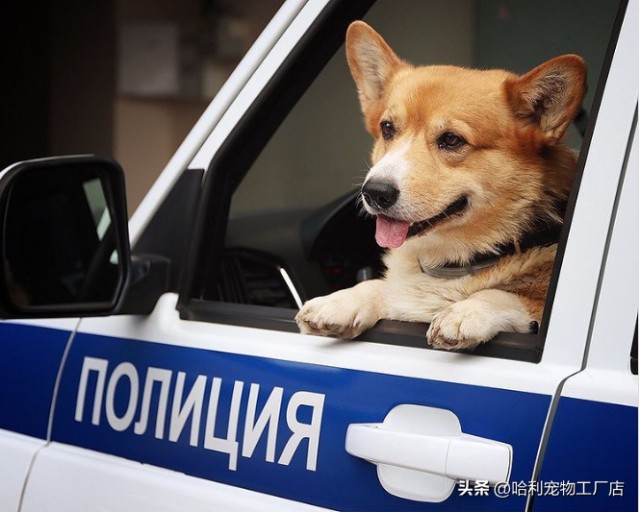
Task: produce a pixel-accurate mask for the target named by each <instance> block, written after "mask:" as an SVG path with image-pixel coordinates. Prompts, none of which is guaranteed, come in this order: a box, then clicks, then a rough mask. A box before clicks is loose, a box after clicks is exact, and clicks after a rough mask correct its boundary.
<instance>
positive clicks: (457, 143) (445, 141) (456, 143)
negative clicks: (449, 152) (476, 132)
mask: <svg viewBox="0 0 640 512" xmlns="http://www.w3.org/2000/svg"><path fill="white" fill-rule="evenodd" d="M466 143H467V142H466V141H465V140H464V139H463V138H462V137H460V135H457V134H455V133H453V132H445V133H443V134H442V135H440V138H439V139H438V147H439V148H440V149H458V148H461V147H462V146H464V145H465V144H466Z"/></svg>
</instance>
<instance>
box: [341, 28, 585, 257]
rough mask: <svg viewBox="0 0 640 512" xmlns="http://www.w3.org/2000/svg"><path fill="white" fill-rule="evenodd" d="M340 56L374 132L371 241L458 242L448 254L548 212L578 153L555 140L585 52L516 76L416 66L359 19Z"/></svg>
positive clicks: (577, 101)
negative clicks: (344, 53)
mask: <svg viewBox="0 0 640 512" xmlns="http://www.w3.org/2000/svg"><path fill="white" fill-rule="evenodd" d="M346 49H347V60H348V63H349V67H350V69H351V73H352V75H353V78H354V80H355V82H356V85H357V89H358V95H359V98H360V103H361V106H362V111H363V113H364V117H365V125H366V127H367V130H368V131H369V132H370V133H371V135H372V136H373V137H374V139H375V143H374V147H373V153H372V163H373V166H372V167H371V169H370V171H369V173H368V174H367V177H366V179H365V182H364V185H363V187H362V198H363V203H364V207H365V209H366V210H367V212H368V213H370V214H372V215H376V217H377V221H376V222H377V230H376V240H377V241H378V244H379V245H381V246H383V247H391V248H393V247H398V246H400V245H402V244H403V243H404V242H405V240H406V239H407V238H414V239H417V240H418V239H419V240H420V241H421V243H422V242H425V243H431V244H439V245H443V244H444V245H449V246H452V245H456V246H459V247H464V248H465V249H461V250H459V251H458V253H456V254H457V257H456V259H460V260H464V259H465V258H466V255H465V254H466V253H465V251H467V250H468V252H469V253H472V252H477V251H479V250H480V251H482V250H485V251H486V250H491V248H492V247H494V246H495V245H496V244H500V243H505V242H509V241H513V240H516V239H517V238H518V236H519V235H520V233H521V232H522V231H523V230H524V229H526V228H527V226H528V225H529V224H531V223H532V222H534V220H535V219H534V217H536V216H540V215H545V214H546V215H549V216H552V215H554V214H555V211H556V208H555V204H556V203H557V202H558V200H562V199H564V198H566V195H567V194H568V190H569V188H570V186H571V180H572V175H573V169H574V167H575V155H574V153H573V152H572V151H571V150H569V149H568V148H566V147H565V146H564V145H563V144H562V143H561V138H562V136H563V135H564V132H565V130H566V128H567V126H568V125H569V124H570V123H571V121H572V120H573V119H574V117H575V115H576V113H577V112H578V110H579V108H580V105H581V103H582V98H583V96H584V92H585V77H586V71H585V66H584V62H583V60H582V59H581V58H580V57H577V56H575V55H565V56H561V57H557V58H555V59H552V60H550V61H548V62H545V63H544V64H542V65H540V66H538V67H537V68H535V69H533V70H532V71H530V72H529V73H526V74H524V75H522V76H518V75H515V74H512V73H509V72H506V71H502V70H472V69H465V68H459V67H454V66H424V67H414V66H412V65H410V64H408V63H406V62H404V61H403V60H401V59H400V58H398V57H397V56H396V54H395V53H394V52H393V50H391V48H390V47H389V46H388V45H387V44H386V42H385V41H384V40H383V39H382V37H381V36H380V35H379V34H378V33H376V32H375V31H374V30H373V29H372V28H371V27H369V26H368V25H367V24H365V23H363V22H359V21H358V22H354V23H353V24H352V25H351V26H350V27H349V30H348V31H347V41H346Z"/></svg>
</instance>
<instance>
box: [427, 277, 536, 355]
mask: <svg viewBox="0 0 640 512" xmlns="http://www.w3.org/2000/svg"><path fill="white" fill-rule="evenodd" d="M531 326H532V322H531V317H530V315H529V314H528V312H527V310H526V309H525V308H524V306H523V305H522V303H521V302H520V301H519V299H518V298H517V297H516V296H515V295H513V294H510V293H507V292H503V291H500V290H483V291H480V292H477V293H475V294H474V295H472V296H470V297H469V298H467V299H465V300H462V301H460V302H456V303H454V304H452V305H451V306H449V307H447V308H446V309H444V310H442V311H441V312H440V313H438V314H437V315H436V316H435V318H434V319H433V321H432V322H431V325H430V326H429V330H428V331H427V343H428V344H429V345H431V346H433V347H436V348H442V349H446V350H461V349H470V348H474V347H476V346H478V345H480V344H481V343H485V342H487V341H489V340H490V339H491V338H493V337H494V336H495V335H496V334H498V333H499V332H502V331H508V332H531Z"/></svg>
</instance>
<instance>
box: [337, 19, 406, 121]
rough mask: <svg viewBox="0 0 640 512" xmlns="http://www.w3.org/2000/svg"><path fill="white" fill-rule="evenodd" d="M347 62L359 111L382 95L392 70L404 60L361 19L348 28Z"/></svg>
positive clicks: (365, 109)
mask: <svg viewBox="0 0 640 512" xmlns="http://www.w3.org/2000/svg"><path fill="white" fill-rule="evenodd" d="M346 50H347V62H348V64H349V68H350V69H351V75H352V76H353V79H354V80H355V82H356V86H357V88H358V96H359V97H360V104H361V106H362V111H363V112H364V113H365V114H367V113H368V111H369V109H370V107H371V106H372V104H373V103H375V102H376V101H378V100H379V99H380V97H381V96H382V92H383V91H384V88H385V85H386V83H387V81H388V80H389V78H390V77H391V75H392V74H393V73H394V71H395V70H396V69H397V68H398V67H399V66H400V65H402V64H403V62H402V61H401V60H400V59H399V58H398V57H397V56H396V54H395V53H394V52H393V50H392V49H391V48H390V47H389V45H388V44H387V43H386V42H385V40H384V39H382V37H381V36H380V34H378V33H377V32H376V31H375V30H373V29H372V28H371V27H370V26H369V25H367V24H366V23H364V22H363V21H354V22H353V23H352V24H351V25H349V28H348V30H347V38H346Z"/></svg>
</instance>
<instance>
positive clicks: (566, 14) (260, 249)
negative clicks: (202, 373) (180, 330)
mask: <svg viewBox="0 0 640 512" xmlns="http://www.w3.org/2000/svg"><path fill="white" fill-rule="evenodd" d="M547 4H548V5H547ZM619 8H620V5H619V3H618V2H597V1H589V2H584V1H583V0H568V1H564V0H563V1H562V2H553V3H551V2H550V1H549V2H547V1H545V2H543V3H542V4H541V3H539V2H537V3H535V4H529V3H525V2H499V1H497V0H496V1H493V0H490V1H486V0H482V1H481V0H476V1H474V0H457V1H455V2H450V3H449V4H448V5H447V8H446V9H443V8H442V6H441V4H440V3H438V2H435V1H430V0H429V1H424V0H403V1H402V2H397V1H392V0H378V1H377V2H371V1H354V2H333V3H329V5H328V7H327V8H326V10H325V12H324V13H323V16H321V18H320V19H319V20H318V21H317V23H316V24H315V25H314V27H313V31H312V33H311V34H309V36H308V37H306V38H305V39H304V40H303V41H301V43H300V45H299V47H298V48H297V49H296V51H294V53H293V54H292V55H291V56H290V57H289V59H288V60H287V61H286V63H285V65H284V66H283V69H281V70H280V72H279V73H277V75H276V76H275V77H274V78H273V80H272V83H271V84H270V86H269V87H268V88H267V89H266V90H265V91H264V92H263V94H262V95H261V96H260V98H259V100H258V101H257V102H256V104H255V105H253V106H252V108H251V109H250V111H249V112H248V114H247V116H245V118H244V119H243V121H242V123H241V125H240V126H239V127H238V129H237V130H236V131H235V133H234V134H233V135H232V138H231V140H230V141H227V143H226V144H225V147H224V148H223V149H222V150H221V151H220V152H219V154H218V155H217V156H216V158H215V159H214V161H213V162H212V164H211V168H210V171H209V173H208V175H207V181H206V182H205V187H206V190H205V200H206V201H207V202H208V206H207V214H206V215H207V218H208V219H209V220H208V223H209V226H210V228H211V229H210V230H209V232H208V236H209V237H210V239H209V240H207V242H206V243H203V244H202V247H201V249H200V251H201V256H200V258H199V262H200V263H199V265H198V268H197V269H195V270H194V271H193V272H194V275H195V277H194V278H193V279H192V286H191V287H190V288H189V290H188V292H187V296H188V298H187V300H186V301H184V300H183V304H182V314H183V316H184V317H186V318H191V319H197V320H203V321H215V322H226V323H232V324H239V325H250V326H259V327H263V328H273V329H280V330H288V331H297V326H296V324H295V322H294V321H293V317H294V316H295V313H296V311H297V309H298V308H299V307H300V304H301V303H302V302H304V301H305V300H308V299H310V298H313V297H316V296H320V295H325V294H328V293H330V292H332V291H335V290H339V289H343V288H347V287H350V286H353V285H355V284H356V283H358V282H360V281H362V280H365V279H371V278H375V277H377V276H380V275H381V273H382V272H383V265H382V263H381V254H382V249H380V248H379V247H378V246H377V244H376V242H375V238H374V229H375V227H374V221H373V219H372V218H368V217H367V216H366V215H363V214H362V209H361V207H360V206H359V204H358V194H357V191H358V190H359V187H360V186H361V184H362V182H363V179H364V176H365V174H366V172H367V170H368V169H369V166H370V152H371V147H372V140H371V138H370V136H369V135H368V134H367V132H366V131H365V129H364V125H363V119H362V114H361V112H360V105H359V103H358V98H357V93H356V88H355V85H354V83H353V79H352V78H351V75H350V73H349V70H348V67H347V63H346V59H345V52H344V45H343V43H344V33H345V29H346V27H347V26H348V25H349V23H350V22H352V21H353V20H355V19H363V20H365V21H366V22H367V23H369V24H370V25H371V26H372V27H374V28H375V29H376V30H377V31H378V32H379V33H381V34H382V35H383V36H384V37H385V39H386V40H387V41H388V42H389V43H390V45H391V46H392V47H393V49H394V51H396V53H397V54H398V55H399V56H400V57H402V58H404V59H406V60H408V61H409V62H411V63H414V64H419V65H422V64H454V65H459V66H465V67H473V68H501V69H508V70H510V71H513V72H516V73H524V72H526V71H528V70H530V69H532V68H534V67H535V66H536V65H538V64H540V63H542V62H543V61H545V60H547V59H549V58H552V57H554V56H556V55H561V54H564V53H576V54H579V55H581V56H582V57H583V58H584V59H585V61H586V63H587V67H588V88H587V89H588V92H587V95H586V97H585V100H584V102H583V113H582V114H581V115H580V116H578V118H577V119H576V122H575V123H574V126H573V127H572V128H571V129H570V130H569V132H568V134H567V136H566V137H567V142H568V143H569V144H570V145H571V146H572V147H573V148H575V150H576V151H582V153H583V154H582V156H581V158H580V159H579V166H580V163H581V162H584V153H586V152H587V151H588V143H589V130H588V129H587V127H588V126H590V125H593V124H594V123H595V119H596V117H597V107H598V105H599V95H601V94H602V90H603V84H604V80H605V79H606V75H607V70H608V65H609V64H608V62H609V61H610V59H611V55H612V53H613V50H612V49H613V47H614V46H615V41H616V38H617V31H618V30H619V22H617V19H618V16H617V15H618V10H619ZM576 12H580V13H581V15H580V18H579V20H578V19H576V16H575V13H576ZM550 13H553V15H551V14H550ZM585 131H586V133H587V134H586V136H585ZM580 173H581V169H580V168H578V170H577V176H578V178H577V179H576V185H575V187H578V183H579V176H580ZM572 197H573V198H574V199H575V190H574V194H573V195H572ZM570 211H571V204H569V206H568V214H567V217H568V218H570ZM568 228H569V226H567V225H565V227H564V231H565V232H564V236H563V237H562V238H561V244H562V240H566V231H567V229H568ZM558 252H559V254H560V255H561V254H562V248H561V247H560V250H559V251H558ZM557 260H558V261H556V269H555V273H554V275H555V276H556V277H557V274H558V269H559V265H560V264H561V261H560V260H561V258H558V259H557ZM554 285H555V279H552V282H551V286H550V292H549V298H548V300H547V305H546V313H545V317H548V314H549V310H550V307H551V305H552V298H553V289H554ZM545 317H543V322H542V325H541V328H540V331H539V333H538V334H513V333H509V334H507V333H504V334H500V335H498V337H497V338H496V339H494V340H493V341H492V342H491V343H488V344H485V345H484V346H481V347H478V348H477V349H476V350H475V352H476V353H478V354H484V355H489V356H496V357H503V358H511V359H518V360H524V361H531V362H537V361H539V359H540V357H541V354H542V350H543V346H544V333H545V329H544V321H545ZM425 332H426V326H425V325H424V324H409V323H402V322H395V321H381V322H379V323H378V325H376V327H374V328H373V329H371V330H369V331H368V332H365V333H364V334H363V335H362V336H361V337H360V339H362V340H366V341H373V342H382V343H390V344H398V345H403V346H414V347H422V348H426V343H425V340H424V336H425Z"/></svg>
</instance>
